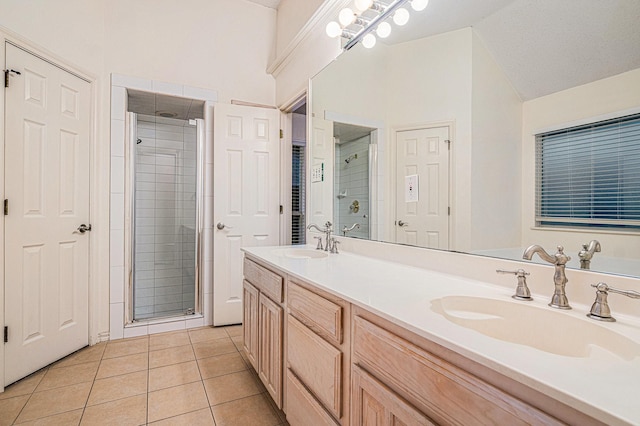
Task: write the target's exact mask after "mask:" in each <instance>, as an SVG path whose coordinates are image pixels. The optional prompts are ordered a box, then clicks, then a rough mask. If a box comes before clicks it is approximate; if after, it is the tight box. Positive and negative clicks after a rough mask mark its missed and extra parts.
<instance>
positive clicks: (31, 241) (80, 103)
mask: <svg viewBox="0 0 640 426" xmlns="http://www.w3.org/2000/svg"><path fill="white" fill-rule="evenodd" d="M6 48H7V50H6V65H7V68H9V69H12V70H15V71H18V72H19V73H20V74H19V75H18V74H17V73H13V75H12V76H11V77H10V85H9V87H8V88H6V89H5V93H6V98H5V99H6V112H5V124H6V127H5V128H6V134H5V147H4V148H5V164H4V170H5V198H6V199H7V200H8V206H7V207H8V210H7V212H6V216H5V241H4V249H5V251H4V252H5V259H4V265H5V277H4V283H5V312H6V314H5V325H6V326H8V342H7V343H6V344H5V384H9V383H12V382H14V381H16V380H18V379H20V378H22V377H24V376H26V375H28V374H30V373H32V372H34V371H36V370H38V369H39V368H41V367H43V366H45V365H47V364H49V363H51V362H53V361H55V360H57V359H59V358H62V357H64V356H65V355H68V354H69V353H71V352H73V351H75V350H77V349H80V348H82V347H84V346H86V345H87V344H88V339H89V331H88V324H89V316H88V293H89V235H90V232H87V231H84V232H80V231H79V230H78V228H79V227H80V226H81V225H82V224H84V225H85V226H87V227H88V226H89V135H90V122H91V118H90V110H91V108H90V100H91V86H90V84H89V83H88V82H86V81H84V80H82V79H80V78H78V77H76V76H74V75H72V74H70V73H69V72H66V71H64V70H62V69H60V68H59V67H57V66H55V65H52V64H50V63H49V62H46V61H44V60H42V59H39V58H37V57H36V56H34V55H32V54H30V53H28V52H25V51H24V50H22V49H19V48H17V47H15V46H13V45H10V44H7V45H6Z"/></svg>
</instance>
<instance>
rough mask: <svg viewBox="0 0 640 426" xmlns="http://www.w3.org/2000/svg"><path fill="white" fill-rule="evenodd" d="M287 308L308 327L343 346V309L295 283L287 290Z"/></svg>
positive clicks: (291, 283) (290, 283) (290, 284)
mask: <svg viewBox="0 0 640 426" xmlns="http://www.w3.org/2000/svg"><path fill="white" fill-rule="evenodd" d="M287 307H288V308H289V311H290V312H291V314H292V315H293V316H295V317H296V318H297V319H299V320H300V321H301V322H303V323H304V324H305V325H306V326H307V327H309V328H311V329H312V330H313V331H315V332H316V333H318V334H320V335H321V336H323V337H324V338H326V339H327V340H329V341H331V342H333V343H335V344H336V345H340V344H342V307H341V306H339V305H337V304H335V303H333V302H331V301H329V300H327V299H325V298H324V297H322V296H319V295H317V294H315V293H313V292H311V291H309V290H307V289H306V288H304V287H301V286H299V285H298V284H296V283H294V282H289V286H288V288H287Z"/></svg>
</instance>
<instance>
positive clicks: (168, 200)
mask: <svg viewBox="0 0 640 426" xmlns="http://www.w3.org/2000/svg"><path fill="white" fill-rule="evenodd" d="M203 108H204V104H203V102H201V101H194V100H191V99H183V98H178V97H171V96H164V95H157V94H153V93H146V92H136V91H129V95H128V111H129V112H128V116H127V121H128V128H129V132H128V133H129V137H128V139H129V141H128V142H129V143H128V147H129V149H128V161H127V169H128V170H127V171H128V173H127V178H128V182H127V185H126V186H127V188H128V190H129V194H128V197H127V202H128V203H129V206H128V209H129V212H130V214H129V217H130V224H129V227H128V229H129V232H128V235H127V236H126V237H128V241H127V246H128V248H129V253H128V256H129V265H130V267H129V295H128V298H129V303H128V305H129V309H128V313H127V314H128V322H129V323H131V322H137V321H148V320H152V319H157V318H166V317H175V316H185V315H193V314H195V313H201V311H202V309H201V297H200V276H199V275H200V268H199V264H200V262H199V258H200V256H199V253H200V235H201V229H202V207H203V206H202V205H201V204H202V203H201V201H202V200H203V197H202V190H203V188H202V187H203V179H202V173H203V170H202V165H201V161H202V152H203V144H204V123H203V120H202V118H203Z"/></svg>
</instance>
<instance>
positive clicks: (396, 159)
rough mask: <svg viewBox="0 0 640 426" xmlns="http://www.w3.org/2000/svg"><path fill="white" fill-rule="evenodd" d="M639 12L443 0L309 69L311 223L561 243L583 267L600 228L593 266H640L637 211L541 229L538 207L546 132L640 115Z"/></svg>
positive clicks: (516, 243) (471, 246)
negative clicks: (620, 220)
mask: <svg viewBox="0 0 640 426" xmlns="http://www.w3.org/2000/svg"><path fill="white" fill-rule="evenodd" d="M639 16H640V3H639V2H638V1H637V0H611V1H606V2H603V1H601V0H568V1H561V2H558V1H556V0H538V1H534V2H532V1H530V0H484V1H477V0H431V1H430V2H429V6H428V7H427V9H425V10H424V11H422V12H419V13H412V15H411V17H410V20H409V23H407V24H406V25H405V26H403V27H394V28H393V31H392V34H391V36H389V37H388V38H387V39H384V40H378V42H377V44H376V45H375V46H374V47H373V48H372V49H366V48H364V47H363V46H362V45H361V44H357V45H356V46H354V47H353V48H351V49H350V50H348V51H345V52H343V53H342V54H341V55H340V56H339V57H338V58H337V60H335V61H334V62H332V63H331V64H330V65H328V66H327V67H326V68H325V69H324V70H323V71H321V72H320V73H319V74H318V75H317V76H315V77H314V78H313V79H312V81H311V96H310V98H311V118H310V120H311V127H310V138H311V143H310V154H309V161H310V162H309V166H310V169H311V172H310V180H309V190H310V193H309V208H308V215H309V217H308V221H309V222H314V223H317V224H323V223H324V222H325V221H326V220H331V221H332V222H333V223H334V225H335V226H334V229H335V231H336V233H339V234H340V235H343V234H345V235H346V236H347V237H353V238H367V239H374V240H379V241H387V242H395V243H400V244H410V245H417V246H422V247H427V248H434V249H445V250H455V251H459V252H466V253H472V254H478V255H487V256H495V257H500V258H507V259H522V253H523V251H524V248H525V247H527V246H529V245H531V244H540V245H542V246H543V247H544V248H545V249H547V251H549V252H552V253H553V252H555V249H556V246H558V245H562V246H564V250H565V253H566V254H568V255H569V256H571V257H572V260H571V261H570V263H569V264H568V266H569V267H574V268H580V267H581V265H580V259H579V256H578V254H579V252H580V251H581V250H583V249H584V248H583V245H584V244H588V243H589V242H591V241H592V240H597V241H598V242H599V243H600V248H601V251H600V252H598V253H595V254H594V255H593V257H592V259H591V262H590V265H589V267H590V269H591V270H595V271H601V272H609V273H617V274H622V275H629V276H640V228H638V227H637V226H638V225H640V222H638V223H636V227H635V228H634V227H631V229H619V228H616V227H611V228H606V227H605V228H602V227H600V228H595V227H593V228H592V227H590V226H582V227H576V228H574V227H572V226H568V225H562V224H555V226H548V227H541V226H538V225H537V222H536V209H535V203H536V164H535V163H536V135H537V134H540V133H544V132H549V131H555V130H560V129H564V128H571V127H575V126H579V125H585V124H587V123H594V122H600V121H603V120H608V119H612V118H616V117H622V116H628V115H632V114H637V113H640V49H639V48H638V46H640V31H638V17H639ZM635 167H637V168H638V169H640V164H637V165H635ZM638 176H640V170H638ZM636 196H639V197H640V194H638V193H637V192H636ZM356 223H357V224H359V225H360V227H359V228H358V227H355V228H354V229H352V230H350V231H348V229H349V228H352V227H353V225H354V224H356ZM583 266H584V265H583Z"/></svg>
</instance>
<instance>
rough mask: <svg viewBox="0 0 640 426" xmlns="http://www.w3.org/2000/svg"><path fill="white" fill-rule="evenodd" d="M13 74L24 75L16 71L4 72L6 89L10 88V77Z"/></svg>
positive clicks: (7, 70)
mask: <svg viewBox="0 0 640 426" xmlns="http://www.w3.org/2000/svg"><path fill="white" fill-rule="evenodd" d="M11 73H14V74H16V75H21V74H22V73H21V72H20V71H16V70H9V69H6V70H4V87H9V75H10V74H11Z"/></svg>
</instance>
